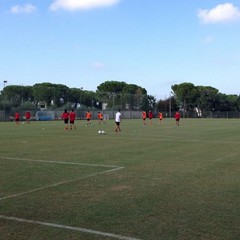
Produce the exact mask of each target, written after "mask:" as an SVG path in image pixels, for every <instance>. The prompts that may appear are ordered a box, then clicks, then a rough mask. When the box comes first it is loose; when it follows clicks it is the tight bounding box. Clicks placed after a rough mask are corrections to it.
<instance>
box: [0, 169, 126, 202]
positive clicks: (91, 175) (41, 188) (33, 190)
mask: <svg viewBox="0 0 240 240" xmlns="http://www.w3.org/2000/svg"><path fill="white" fill-rule="evenodd" d="M123 168H124V167H118V168H114V169H110V170H106V171H103V172H99V173H94V174H90V175H87V176H85V177H80V178H74V179H70V180H67V181H62V182H58V183H54V184H51V185H47V186H43V187H39V188H35V189H32V190H29V191H26V192H21V193H17V194H13V195H9V196H5V197H2V198H0V201H2V200H5V199H8V198H15V197H19V196H22V195H26V194H29V193H34V192H38V191H41V190H45V189H48V188H52V187H57V186H60V185H63V184H67V183H71V182H76V181H79V180H83V179H86V178H90V177H95V176H98V175H103V174H107V173H112V172H115V171H119V170H121V169H123Z"/></svg>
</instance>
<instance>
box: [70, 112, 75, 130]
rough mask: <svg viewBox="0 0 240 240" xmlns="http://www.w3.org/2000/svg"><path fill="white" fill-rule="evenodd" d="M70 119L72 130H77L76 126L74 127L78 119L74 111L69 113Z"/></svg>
mask: <svg viewBox="0 0 240 240" xmlns="http://www.w3.org/2000/svg"><path fill="white" fill-rule="evenodd" d="M69 119H70V130H72V129H73V128H74V129H75V130H76V126H75V125H74V122H75V119H76V113H75V112H74V110H73V109H72V111H71V112H70V113H69Z"/></svg>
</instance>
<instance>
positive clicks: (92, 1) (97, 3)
mask: <svg viewBox="0 0 240 240" xmlns="http://www.w3.org/2000/svg"><path fill="white" fill-rule="evenodd" d="M119 1H120V0H54V2H53V3H52V4H51V5H50V7H49V8H50V10H52V11H56V10H58V9H66V10H81V9H89V8H96V7H107V6H111V5H114V4H117V3H118V2H119Z"/></svg>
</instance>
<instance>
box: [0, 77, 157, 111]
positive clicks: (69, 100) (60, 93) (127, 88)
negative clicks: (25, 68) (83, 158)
mask: <svg viewBox="0 0 240 240" xmlns="http://www.w3.org/2000/svg"><path fill="white" fill-rule="evenodd" d="M103 105H104V106H105V108H106V109H108V110H109V109H112V110H117V109H119V108H121V109H129V110H141V109H153V108H154V107H155V106H156V99H155V98H154V97H153V96H151V95H148V94H147V91H146V89H145V88H142V87H141V86H138V85H136V84H127V83H125V82H118V81H106V82H104V83H102V84H100V85H99V86H97V91H95V92H94V91H88V90H83V89H82V88H69V87H68V86H66V85H63V84H52V83H48V82H45V83H37V84H35V85H33V86H23V85H22V86H21V85H9V86H6V87H5V88H4V89H3V90H2V91H1V96H0V109H4V110H5V111H7V112H10V111H16V110H21V109H25V110H26V109H27V110H39V109H48V110H60V109H61V110H62V109H77V108H81V109H91V110H96V109H102V107H103Z"/></svg>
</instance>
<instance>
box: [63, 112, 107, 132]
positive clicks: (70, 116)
mask: <svg viewBox="0 0 240 240" xmlns="http://www.w3.org/2000/svg"><path fill="white" fill-rule="evenodd" d="M76 117H77V115H76V113H75V112H74V110H73V109H72V110H71V112H68V111H67V110H64V112H63V113H62V116H61V118H62V119H63V121H64V124H65V126H64V131H68V130H72V129H75V130H76V126H75V124H74V123H75V120H76ZM85 118H86V120H87V125H86V126H90V125H92V123H91V120H92V113H91V112H89V111H87V112H86V114H85ZM101 122H103V123H104V124H105V125H106V122H105V120H104V119H103V114H102V113H101V112H98V123H99V124H101ZM69 123H70V126H69Z"/></svg>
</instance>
